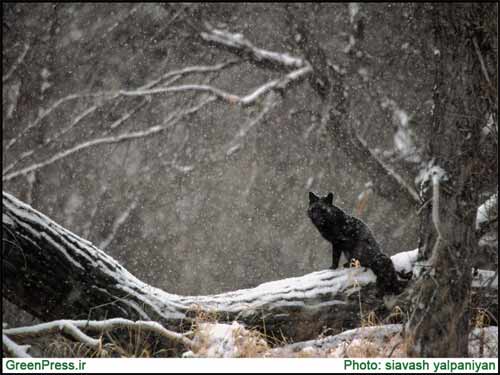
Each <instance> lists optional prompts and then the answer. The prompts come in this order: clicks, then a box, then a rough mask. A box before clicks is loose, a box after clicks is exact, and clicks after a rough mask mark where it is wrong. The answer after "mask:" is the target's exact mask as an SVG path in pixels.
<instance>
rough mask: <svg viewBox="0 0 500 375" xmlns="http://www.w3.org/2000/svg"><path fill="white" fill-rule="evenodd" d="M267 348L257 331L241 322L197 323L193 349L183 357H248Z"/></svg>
mask: <svg viewBox="0 0 500 375" xmlns="http://www.w3.org/2000/svg"><path fill="white" fill-rule="evenodd" d="M266 350H268V346H267V343H266V342H265V341H264V340H263V339H262V338H261V337H260V334H258V333H257V332H253V331H249V330H247V329H246V328H245V327H244V326H243V325H242V324H240V323H238V322H236V321H234V322H233V323H232V324H221V323H199V324H197V327H196V329H195V336H194V339H193V350H191V351H189V352H186V353H184V354H183V357H209V358H213V357H218V358H229V357H243V356H245V357H248V356H252V354H257V353H259V352H263V351H266Z"/></svg>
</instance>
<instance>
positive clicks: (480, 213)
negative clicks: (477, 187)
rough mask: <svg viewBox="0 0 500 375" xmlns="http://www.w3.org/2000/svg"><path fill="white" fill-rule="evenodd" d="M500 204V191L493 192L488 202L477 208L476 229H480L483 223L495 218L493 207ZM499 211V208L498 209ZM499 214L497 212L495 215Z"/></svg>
mask: <svg viewBox="0 0 500 375" xmlns="http://www.w3.org/2000/svg"><path fill="white" fill-rule="evenodd" d="M495 206H498V193H495V194H493V195H492V196H491V197H490V198H489V199H488V200H487V201H486V202H484V203H483V204H482V205H480V206H479V207H478V209H477V215H476V229H479V228H480V227H481V225H482V224H483V223H485V222H487V221H489V220H491V219H492V218H493V214H492V211H493V208H494V207H495ZM496 212H498V208H497V210H496ZM496 215H497V214H496V213H495V216H496Z"/></svg>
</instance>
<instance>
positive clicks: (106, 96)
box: [3, 59, 238, 174]
mask: <svg viewBox="0 0 500 375" xmlns="http://www.w3.org/2000/svg"><path fill="white" fill-rule="evenodd" d="M237 62H238V60H235V59H233V60H229V61H227V62H222V63H218V64H215V65H209V66H204V65H198V66H189V67H186V68H183V69H179V70H173V71H170V72H167V73H165V74H163V75H161V76H160V77H159V78H156V79H154V80H152V81H150V82H148V83H146V84H144V85H142V86H140V87H139V88H138V89H137V90H138V91H142V90H147V89H150V88H152V87H154V86H156V85H157V84H159V83H160V82H162V81H164V80H166V79H168V78H174V79H178V78H180V77H182V76H185V75H188V74H193V73H210V72H216V71H219V70H222V69H225V68H227V67H229V66H232V65H234V64H236V63H237ZM119 96H120V92H119V91H97V92H90V93H76V94H70V95H67V96H65V97H63V98H60V99H58V100H56V101H55V102H54V103H53V104H52V105H50V106H49V107H48V108H47V109H42V110H41V111H39V114H38V116H37V117H36V118H35V120H34V121H32V122H30V123H29V124H28V126H26V127H25V128H24V129H23V130H22V131H21V132H20V133H19V135H17V137H14V138H12V139H11V140H10V141H9V142H8V143H7V144H6V146H5V150H9V149H10V148H11V147H12V146H13V145H14V144H16V143H17V142H18V141H19V140H20V139H21V138H22V137H24V136H25V135H26V134H27V133H28V131H29V130H31V129H33V128H35V127H37V126H38V125H40V123H41V122H42V120H44V119H45V118H46V117H47V116H48V115H50V114H51V113H52V112H53V111H54V110H56V109H57V108H59V106H61V105H62V104H64V103H67V102H70V101H73V100H76V99H80V98H98V99H100V100H101V102H100V103H99V106H101V105H102V104H103V102H105V101H108V100H112V99H115V98H117V97H119ZM95 109H97V107H96V108H94V107H90V108H89V109H87V110H86V111H84V112H83V116H87V115H88V114H89V113H91V112H93V111H95ZM78 121H79V120H77V121H76V120H75V121H73V125H70V126H69V128H71V127H73V126H74V123H75V122H76V123H77V122H78ZM65 132H66V131H65ZM31 153H32V151H31V152H29V154H27V155H26V156H29V155H30V154H31ZM5 173H6V172H5V171H4V172H3V174H5Z"/></svg>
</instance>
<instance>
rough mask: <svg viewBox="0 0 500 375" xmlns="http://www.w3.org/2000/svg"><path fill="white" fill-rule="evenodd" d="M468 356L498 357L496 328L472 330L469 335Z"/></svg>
mask: <svg viewBox="0 0 500 375" xmlns="http://www.w3.org/2000/svg"><path fill="white" fill-rule="evenodd" d="M469 356H470V357H473V358H478V357H487V358H493V357H498V327H497V326H489V327H484V328H474V329H473V330H472V332H471V333H470V339H469Z"/></svg>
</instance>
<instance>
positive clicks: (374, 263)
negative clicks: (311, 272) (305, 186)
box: [307, 192, 402, 294]
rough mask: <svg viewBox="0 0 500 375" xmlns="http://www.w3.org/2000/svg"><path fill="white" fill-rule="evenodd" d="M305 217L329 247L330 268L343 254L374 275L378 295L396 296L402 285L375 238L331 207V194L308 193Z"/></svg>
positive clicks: (364, 228)
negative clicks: (328, 243)
mask: <svg viewBox="0 0 500 375" xmlns="http://www.w3.org/2000/svg"><path fill="white" fill-rule="evenodd" d="M307 214H308V216H309V218H310V219H311V221H312V222H313V224H314V226H315V227H316V228H317V229H318V231H319V233H320V234H321V236H323V238H324V239H326V240H327V241H328V242H330V243H331V244H332V266H331V269H336V268H337V267H338V265H339V260H340V256H341V254H342V253H344V256H345V257H346V258H347V260H348V262H350V261H351V260H352V259H356V260H358V261H359V263H360V264H361V266H363V267H368V268H370V269H371V270H372V271H373V273H374V274H375V275H376V276H377V287H378V291H379V294H385V293H390V294H399V293H401V291H402V284H401V282H400V281H399V279H398V276H397V273H396V270H395V269H394V265H393V263H392V261H391V259H390V258H389V257H388V256H387V255H386V254H384V253H383V252H382V250H381V249H380V246H379V245H378V243H377V241H376V240H375V237H374V236H373V234H372V232H371V231H370V229H369V228H368V226H367V225H366V224H365V223H363V222H362V221H361V220H360V219H358V218H356V217H354V216H350V215H348V214H346V213H345V212H344V211H342V210H341V209H340V208H339V207H337V206H335V205H334V204H333V194H332V193H329V194H328V195H327V196H326V197H319V196H317V195H315V194H314V193H312V192H309V208H308V210H307Z"/></svg>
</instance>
